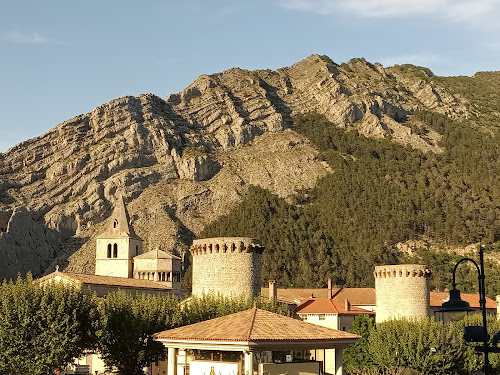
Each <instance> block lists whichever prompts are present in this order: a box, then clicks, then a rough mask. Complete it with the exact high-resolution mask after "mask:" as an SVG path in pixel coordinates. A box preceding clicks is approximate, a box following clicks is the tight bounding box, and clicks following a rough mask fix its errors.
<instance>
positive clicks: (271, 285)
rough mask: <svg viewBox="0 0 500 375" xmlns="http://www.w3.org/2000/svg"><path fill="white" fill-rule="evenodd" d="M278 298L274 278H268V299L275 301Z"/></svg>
mask: <svg viewBox="0 0 500 375" xmlns="http://www.w3.org/2000/svg"><path fill="white" fill-rule="evenodd" d="M277 299H278V287H277V286H276V280H269V301H271V302H272V303H275V302H276V300H277Z"/></svg>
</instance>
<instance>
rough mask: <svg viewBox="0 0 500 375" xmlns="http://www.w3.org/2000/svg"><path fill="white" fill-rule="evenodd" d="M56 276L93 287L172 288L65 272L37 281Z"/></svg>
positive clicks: (143, 281)
mask: <svg viewBox="0 0 500 375" xmlns="http://www.w3.org/2000/svg"><path fill="white" fill-rule="evenodd" d="M57 276H59V277H61V278H63V279H66V280H69V281H76V282H80V283H83V284H94V285H107V286H118V287H120V286H121V287H131V288H146V289H161V290H170V289H172V288H170V287H168V286H165V285H162V284H159V283H155V282H154V281H151V280H140V279H129V278H126V277H114V276H98V275H87V274H82V273H67V272H59V271H56V272H52V273H51V274H48V275H46V276H44V277H42V278H40V279H38V281H40V282H44V281H49V280H52V279H55V278H56V277H57Z"/></svg>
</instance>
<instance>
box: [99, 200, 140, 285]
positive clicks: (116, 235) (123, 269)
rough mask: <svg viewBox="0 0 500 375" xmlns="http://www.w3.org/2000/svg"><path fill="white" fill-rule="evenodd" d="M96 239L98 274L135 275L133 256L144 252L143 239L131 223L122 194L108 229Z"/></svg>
mask: <svg viewBox="0 0 500 375" xmlns="http://www.w3.org/2000/svg"><path fill="white" fill-rule="evenodd" d="M96 241H97V243H96V259H95V274H96V275H101V276H117V277H132V276H133V269H134V266H133V257H134V256H136V255H139V254H142V239H140V238H139V237H138V236H137V235H136V234H135V233H134V229H133V228H132V226H131V225H130V220H129V217H128V213H127V209H126V208H125V202H124V201H123V197H122V196H120V198H119V199H118V201H117V202H116V206H115V208H114V210H113V213H112V214H111V217H110V219H109V224H108V229H107V230H106V232H104V233H102V234H100V235H99V236H98V237H97V240H96Z"/></svg>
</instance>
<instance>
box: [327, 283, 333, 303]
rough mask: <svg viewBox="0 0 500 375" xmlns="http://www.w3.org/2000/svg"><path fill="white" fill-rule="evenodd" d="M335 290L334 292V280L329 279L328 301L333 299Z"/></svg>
mask: <svg viewBox="0 0 500 375" xmlns="http://www.w3.org/2000/svg"><path fill="white" fill-rule="evenodd" d="M332 292H333V290H332V279H328V296H327V298H328V299H332V295H333V293H332Z"/></svg>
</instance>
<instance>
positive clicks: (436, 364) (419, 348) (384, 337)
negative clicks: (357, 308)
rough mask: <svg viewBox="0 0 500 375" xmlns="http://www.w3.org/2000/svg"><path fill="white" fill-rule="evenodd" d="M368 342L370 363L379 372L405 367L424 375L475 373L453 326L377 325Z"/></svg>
mask: <svg viewBox="0 0 500 375" xmlns="http://www.w3.org/2000/svg"><path fill="white" fill-rule="evenodd" d="M368 342H369V352H370V354H371V355H372V358H373V362H374V364H375V366H376V367H377V368H379V369H382V370H387V369H394V368H408V369H413V370H415V371H417V372H418V373H419V374H424V375H427V374H429V375H431V374H440V373H443V374H449V373H454V372H457V373H459V374H462V373H471V372H473V371H474V370H475V368H471V367H472V366H471V365H473V363H472V362H473V361H472V362H471V361H470V355H471V353H470V351H469V349H470V348H468V347H467V346H465V344H464V342H463V339H462V334H461V333H460V332H458V331H457V329H456V327H455V326H454V325H453V324H443V323H441V322H436V321H434V319H431V318H426V319H421V320H418V321H408V320H391V321H388V322H384V323H380V324H377V327H376V329H375V330H372V332H371V334H370V337H369V339H368Z"/></svg>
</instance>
